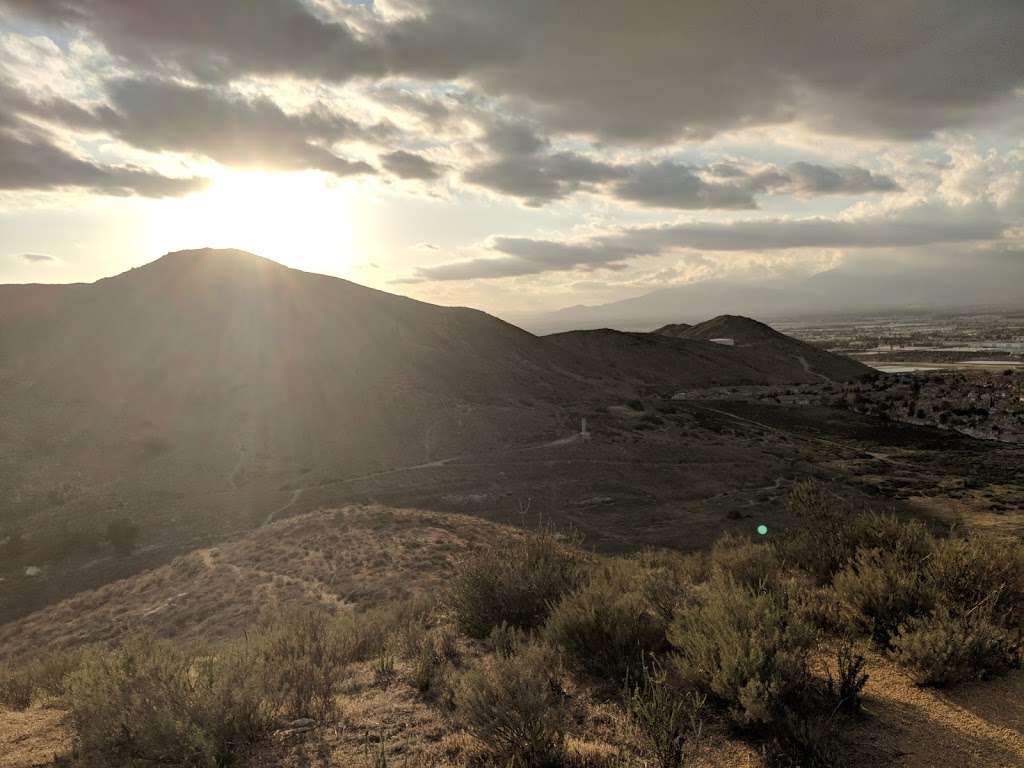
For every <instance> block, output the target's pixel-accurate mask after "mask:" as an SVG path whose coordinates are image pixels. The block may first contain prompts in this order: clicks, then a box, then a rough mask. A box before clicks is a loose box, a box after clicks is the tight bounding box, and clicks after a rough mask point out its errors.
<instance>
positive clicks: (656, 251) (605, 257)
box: [415, 206, 1007, 281]
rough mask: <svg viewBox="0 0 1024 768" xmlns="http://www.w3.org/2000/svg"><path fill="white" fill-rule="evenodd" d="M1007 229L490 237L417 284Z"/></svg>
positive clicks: (962, 220) (952, 220)
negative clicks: (484, 249)
mask: <svg viewBox="0 0 1024 768" xmlns="http://www.w3.org/2000/svg"><path fill="white" fill-rule="evenodd" d="M1006 227H1007V225H1006V224H1005V223H1004V222H1001V221H999V220H997V219H995V218H993V217H992V216H990V215H987V214H986V213H985V212H979V211H966V212H965V211H954V210H949V209H944V208H941V207H928V206H922V207H921V208H912V209H908V210H905V211H900V212H897V213H894V214H891V215H886V216H876V217H872V218H866V219H859V220H850V221H846V220H836V219H824V218H821V219H794V220H785V219H767V220H762V221H738V222H733V223H728V224H711V223H694V224H678V225H666V226H653V227H633V228H625V229H622V230H619V231H618V232H614V233H611V234H607V235H601V236H597V237H593V238H590V239H588V240H584V241H577V242H565V241H558V240H541V239H534V238H509V237H498V238H494V240H493V241H492V243H491V249H492V250H494V251H497V252H498V253H500V254H502V255H501V256H497V257H494V258H478V259H469V260H466V261H460V262H452V263H448V264H440V265H437V266H432V267H421V268H420V269H418V270H417V271H416V275H415V279H417V280H420V281H426V280H469V279H479V278H494V277H508V276H512V275H526V274H539V273H542V272H551V271H558V270H564V269H573V268H583V269H594V268H598V267H603V268H607V267H612V268H620V267H621V266H622V265H623V263H625V262H626V261H628V260H630V259H635V258H637V257H641V256H658V255H662V254H665V253H667V252H670V251H675V250H678V249H694V250H701V251H768V250H782V249H799V248H882V247H893V248H899V247H910V246H926V245H934V244H939V243H961V242H976V241H980V242H985V241H995V240H998V239H999V238H1000V237H1001V236H1002V234H1003V232H1004V230H1005V229H1006Z"/></svg>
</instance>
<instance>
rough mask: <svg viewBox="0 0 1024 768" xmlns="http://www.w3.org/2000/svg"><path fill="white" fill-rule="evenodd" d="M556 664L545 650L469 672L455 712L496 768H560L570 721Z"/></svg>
mask: <svg viewBox="0 0 1024 768" xmlns="http://www.w3.org/2000/svg"><path fill="white" fill-rule="evenodd" d="M555 669H556V663H555V658H554V656H553V654H552V653H551V651H550V650H548V649H546V648H545V647H543V646H541V645H536V644H535V645H528V646H524V647H521V648H520V649H518V651H517V652H516V653H514V654H512V655H510V656H495V657H492V658H490V659H484V660H482V661H481V662H479V663H478V664H477V665H476V666H474V667H472V668H471V669H470V670H469V671H468V672H466V673H465V674H464V675H463V676H462V679H461V680H460V681H459V683H458V688H457V689H456V692H455V710H456V713H457V715H458V717H459V719H460V720H461V721H462V722H463V723H464V724H465V726H466V728H467V729H468V730H469V731H470V732H471V733H472V734H473V735H474V736H476V737H477V738H478V739H479V740H480V741H481V742H483V744H484V745H486V746H487V748H488V749H489V750H490V751H491V753H492V754H493V756H494V757H495V758H496V760H498V761H500V762H498V763H497V764H498V765H513V766H517V767H518V766H521V767H522V768H548V767H549V766H558V765H561V763H562V761H563V756H564V740H565V727H566V722H567V720H568V711H567V704H566V700H565V694H564V693H562V691H561V687H560V685H559V682H558V678H557V677H556V675H555Z"/></svg>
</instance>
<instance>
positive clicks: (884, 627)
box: [833, 549, 935, 648]
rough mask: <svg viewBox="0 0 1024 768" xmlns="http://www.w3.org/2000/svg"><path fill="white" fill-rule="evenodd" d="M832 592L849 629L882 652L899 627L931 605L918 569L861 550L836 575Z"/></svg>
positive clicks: (894, 557)
mask: <svg viewBox="0 0 1024 768" xmlns="http://www.w3.org/2000/svg"><path fill="white" fill-rule="evenodd" d="M833 588H834V590H835V594H836V599H837V601H838V602H839V609H840V613H841V614H842V615H843V617H844V618H845V619H846V621H847V622H848V623H849V625H850V626H851V627H852V628H854V629H857V630H860V631H864V632H867V633H868V634H869V635H870V636H871V639H872V640H874V642H875V643H876V644H877V645H879V646H880V647H882V648H888V647H889V646H890V645H891V642H892V638H893V637H894V636H895V635H896V634H897V633H898V632H899V628H900V625H901V624H903V623H905V622H907V621H909V620H910V619H912V618H914V617H916V616H923V615H926V614H927V613H928V612H929V611H930V610H931V608H932V606H933V604H934V602H935V596H934V594H933V592H932V589H931V588H930V586H929V585H928V584H927V583H926V582H925V580H924V579H923V578H922V575H921V573H920V571H919V570H918V569H915V568H913V567H911V566H909V565H908V564H907V562H906V561H905V560H903V559H902V558H900V557H899V556H897V555H895V554H893V553H891V552H887V551H882V550H878V549H866V550H861V551H860V552H859V553H858V554H857V557H856V558H855V559H854V560H853V561H852V562H851V563H850V564H849V565H848V566H847V567H846V568H844V569H843V570H842V571H840V572H839V573H838V574H836V577H835V580H834V583H833Z"/></svg>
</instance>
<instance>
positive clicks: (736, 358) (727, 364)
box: [544, 316, 871, 388]
mask: <svg viewBox="0 0 1024 768" xmlns="http://www.w3.org/2000/svg"><path fill="white" fill-rule="evenodd" d="M544 338H546V339H549V340H550V341H552V342H553V343H554V344H556V345H557V346H559V347H562V348H563V349H565V350H566V351H568V352H572V353H574V354H576V355H579V356H581V357H585V358H587V359H588V360H593V361H594V362H595V363H596V364H597V365H598V367H600V368H602V369H605V370H607V371H608V372H609V373H612V374H618V375H631V376H634V377H636V378H637V379H639V380H640V381H642V382H644V383H646V384H649V385H655V386H664V387H677V388H685V387H717V386H737V385H743V384H797V383H812V382H816V381H821V380H823V379H828V380H832V381H845V380H848V379H852V378H856V377H857V376H860V375H862V374H865V373H869V372H870V370H871V369H870V368H868V367H867V366H866V365H863V364H862V363H858V362H856V361H854V360H850V359H848V358H845V357H842V356H840V355H835V354H832V353H830V352H826V351H825V350H822V349H819V348H817V347H813V346H811V345H810V344H805V343H804V342H801V341H798V340H796V339H793V338H791V337H789V336H786V335H784V334H781V333H779V332H777V331H775V330H772V329H771V328H769V327H768V326H767V325H764V324H763V323H759V322H757V321H756V320H750V319H748V318H743V317H729V316H722V317H717V318H715V319H713V320H708V321H707V322H705V323H701V324H700V325H696V326H687V325H685V324H679V325H669V326H665V327H663V328H659V329H658V330H656V331H653V332H651V333H635V332H626V331H615V330H611V329H608V328H603V329H600V330H596V331H569V332H566V333H556V334H553V335H551V336H545V337H544ZM719 338H725V339H730V340H731V341H732V342H734V345H733V346H726V345H724V344H716V343H712V342H711V339H719Z"/></svg>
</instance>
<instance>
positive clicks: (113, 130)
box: [0, 78, 394, 176]
mask: <svg viewBox="0 0 1024 768" xmlns="http://www.w3.org/2000/svg"><path fill="white" fill-rule="evenodd" d="M106 90H107V96H108V98H109V104H104V105H101V106H98V107H94V108H92V109H88V108H85V107H83V106H81V105H78V104H74V103H73V102H70V101H68V100H66V99H55V98H49V99H44V100H38V101H37V100H35V99H33V98H31V97H30V96H29V95H28V94H26V93H25V92H23V91H19V90H17V89H15V88H13V87H11V86H5V85H0V99H3V101H4V103H5V104H6V105H7V106H8V108H9V109H10V110H11V112H13V113H17V114H21V115H26V116H31V117H33V118H38V119H42V120H46V121H49V122H53V123H58V124H61V125H65V126H67V127H69V128H72V129H75V130H82V131H97V132H103V133H107V134H110V135H112V136H115V137H117V138H119V139H121V140H122V141H124V142H126V143H128V144H131V145H132V146H135V147H139V148H140V149H146V150H151V151H156V152H160V151H165V150H170V151H175V152H186V153H193V154H199V155H205V156H207V157H209V158H211V159H213V160H216V161H217V162H219V163H223V164H225V165H234V166H259V167H267V168H276V169H283V170H295V169H305V168H316V169H319V170H323V171H328V172H330V173H333V174H336V175H338V176H349V175H353V174H361V173H375V170H374V168H373V167H372V166H370V165H369V164H367V163H365V162H362V161H350V160H346V159H345V158H342V157H339V156H338V155H336V154H335V153H334V152H333V151H332V150H331V149H330V146H331V145H332V144H333V143H335V142H338V141H350V140H366V141H371V142H380V141H385V140H387V139H388V138H389V137H390V136H391V135H392V133H393V131H394V129H393V128H392V126H390V125H387V124H378V125H373V126H364V125H362V124H360V123H358V122H356V121H354V120H351V119H349V118H347V117H345V116H343V115H339V114H337V113H336V112H334V111H332V110H330V109H328V108H327V107H325V106H323V105H322V104H318V105H316V106H315V107H313V108H311V109H309V110H307V111H306V112H303V113H299V114H288V113H286V112H284V111H283V110H282V109H281V108H280V107H279V106H277V104H275V103H274V102H273V101H270V100H269V99H266V98H244V97H242V96H239V95H237V94H233V93H231V92H228V91H225V90H223V89H220V88H213V87H208V86H203V87H199V86H189V85H182V84H180V83H175V82H171V81H167V80H157V79H152V78H146V79H141V80H136V79H120V80H113V81H110V82H108V83H107V84H106Z"/></svg>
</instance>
